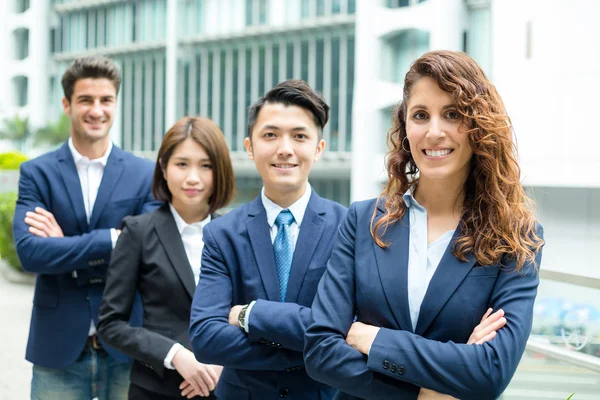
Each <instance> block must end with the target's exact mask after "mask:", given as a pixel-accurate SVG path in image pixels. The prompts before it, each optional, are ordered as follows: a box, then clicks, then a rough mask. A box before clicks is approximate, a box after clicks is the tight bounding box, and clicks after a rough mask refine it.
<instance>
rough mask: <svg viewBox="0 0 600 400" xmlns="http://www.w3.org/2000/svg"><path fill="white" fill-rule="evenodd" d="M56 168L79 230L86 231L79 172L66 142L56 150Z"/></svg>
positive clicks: (87, 229) (86, 224)
mask: <svg viewBox="0 0 600 400" xmlns="http://www.w3.org/2000/svg"><path fill="white" fill-rule="evenodd" d="M58 161H59V162H58V169H59V171H60V176H61V177H62V180H63V182H64V184H65V187H66V189H67V194H68V195H69V200H70V201H71V208H72V210H73V212H74V213H75V219H76V220H77V223H78V224H79V229H80V230H81V232H88V231H89V227H88V222H87V216H86V215H85V205H84V204H83V194H82V192H81V182H80V181H79V174H78V173H77V167H76V166H75V161H74V160H73V155H72V154H71V150H69V145H68V143H65V144H63V145H62V147H61V148H60V150H59V152H58Z"/></svg>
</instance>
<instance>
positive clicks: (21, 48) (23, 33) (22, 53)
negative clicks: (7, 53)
mask: <svg viewBox="0 0 600 400" xmlns="http://www.w3.org/2000/svg"><path fill="white" fill-rule="evenodd" d="M13 38H14V41H15V58H16V59H17V60H23V59H25V58H27V57H29V29H25V28H19V29H17V30H15V31H14V32H13Z"/></svg>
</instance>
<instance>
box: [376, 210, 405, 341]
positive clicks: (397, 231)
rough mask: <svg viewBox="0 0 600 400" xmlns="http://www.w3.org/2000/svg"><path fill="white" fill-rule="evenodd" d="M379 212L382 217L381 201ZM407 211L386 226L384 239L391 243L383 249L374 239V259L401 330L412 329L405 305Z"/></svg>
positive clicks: (379, 216)
mask: <svg viewBox="0 0 600 400" xmlns="http://www.w3.org/2000/svg"><path fill="white" fill-rule="evenodd" d="M378 208H379V215H378V216H377V218H381V216H383V212H385V209H384V208H383V203H382V202H380V204H379V205H378ZM408 214H409V213H408V212H406V213H405V214H404V217H403V218H402V220H401V221H398V222H396V223H394V224H392V225H390V226H389V227H388V228H387V231H386V233H385V235H384V240H385V241H387V242H390V243H391V245H390V246H388V247H387V248H385V249H382V248H381V247H379V246H378V245H377V244H376V243H375V242H373V246H374V247H375V258H376V260H377V268H378V270H379V276H380V278H381V285H382V286H383V290H384V292H385V296H386V298H387V300H388V303H389V306H390V309H391V310H392V313H393V314H394V317H395V319H396V323H397V324H398V326H399V328H400V329H403V330H405V331H409V332H412V331H413V328H412V323H411V320H410V309H409V306H408V252H409V238H410V222H409V216H408Z"/></svg>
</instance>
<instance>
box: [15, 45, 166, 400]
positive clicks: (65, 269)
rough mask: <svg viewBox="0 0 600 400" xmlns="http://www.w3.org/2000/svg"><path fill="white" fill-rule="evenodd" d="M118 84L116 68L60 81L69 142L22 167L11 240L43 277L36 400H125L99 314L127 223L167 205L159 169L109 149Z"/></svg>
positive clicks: (101, 61) (124, 366) (123, 379)
mask: <svg viewBox="0 0 600 400" xmlns="http://www.w3.org/2000/svg"><path fill="white" fill-rule="evenodd" d="M120 84H121V75H120V73H119V70H118V69H117V67H116V66H115V64H114V63H113V62H112V61H111V60H110V59H108V58H106V57H84V58H80V59H76V60H75V61H74V62H73V63H72V64H71V66H70V67H69V68H68V69H67V70H66V72H65V73H64V75H63V78H62V85H63V90H64V95H65V97H64V98H63V101H62V103H63V108H64V112H65V113H66V114H67V115H68V116H69V118H70V120H71V135H70V138H69V140H68V141H67V142H66V143H65V144H63V145H62V146H61V147H60V148H59V149H58V150H56V151H53V152H50V153H47V154H45V155H43V156H41V157H39V158H36V159H34V160H31V161H28V162H26V163H24V164H23V165H22V166H21V174H20V178H19V197H18V200H17V206H16V210H15V216H14V222H13V230H14V240H15V245H16V248H17V253H18V255H19V259H20V261H21V265H22V266H23V268H24V269H25V270H26V271H30V272H35V273H36V274H37V281H36V287H35V295H34V299H33V312H32V317H31V326H30V330H29V341H28V344H27V355H26V358H27V360H29V361H31V362H32V363H33V364H34V365H33V378H32V381H31V398H32V399H44V400H48V399H49V400H53V399H61V400H65V399H67V400H68V399H74V400H81V399H92V398H94V397H97V398H98V399H100V400H113V399H125V398H126V396H127V390H128V387H129V367H130V364H129V362H128V361H129V360H128V358H127V357H125V356H124V355H123V354H121V353H119V352H117V351H115V350H114V349H111V348H110V347H108V346H105V345H104V344H103V343H102V342H101V341H100V340H99V339H98V338H97V336H96V325H97V323H98V307H99V305H100V300H101V298H102V292H103V289H104V278H105V273H106V268H107V266H108V263H109V261H110V254H111V251H112V249H113V247H114V246H115V243H116V241H117V238H118V236H119V233H120V231H119V229H118V228H119V226H120V224H121V220H122V218H123V217H125V216H127V215H136V214H141V213H144V212H146V211H150V210H152V209H154V208H156V207H158V205H159V203H157V202H155V201H154V200H153V198H152V195H151V191H150V185H151V181H152V173H153V170H154V165H153V163H152V162H150V161H148V160H143V159H141V158H138V157H135V156H134V155H132V154H130V153H126V152H124V151H123V150H121V149H119V148H118V147H117V146H114V145H113V144H112V142H111V140H110V135H109V130H110V127H111V125H112V123H113V117H114V113H115V111H116V109H117V94H118V91H119V86H120ZM140 306H141V304H140V303H139V302H138V303H137V304H136V305H135V306H134V310H133V311H132V323H134V324H136V323H137V324H138V325H139V324H140V323H141V307H140Z"/></svg>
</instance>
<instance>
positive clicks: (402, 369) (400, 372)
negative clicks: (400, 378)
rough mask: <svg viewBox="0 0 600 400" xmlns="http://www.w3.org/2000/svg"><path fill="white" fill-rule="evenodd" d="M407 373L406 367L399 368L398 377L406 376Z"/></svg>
mask: <svg viewBox="0 0 600 400" xmlns="http://www.w3.org/2000/svg"><path fill="white" fill-rule="evenodd" d="M405 372H406V368H404V365H400V366H398V375H404V373H405Z"/></svg>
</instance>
